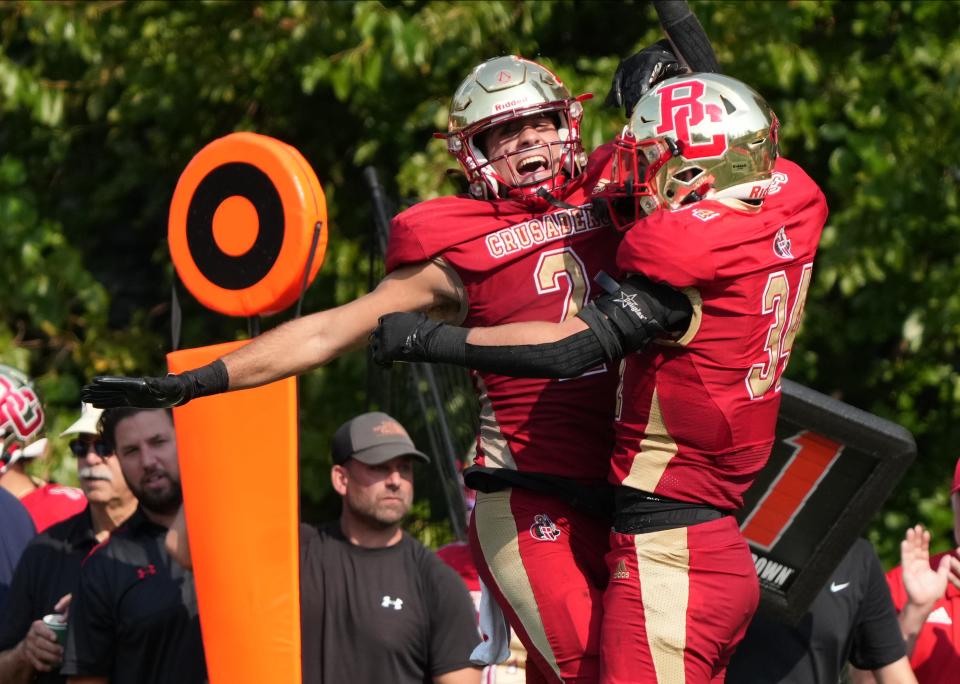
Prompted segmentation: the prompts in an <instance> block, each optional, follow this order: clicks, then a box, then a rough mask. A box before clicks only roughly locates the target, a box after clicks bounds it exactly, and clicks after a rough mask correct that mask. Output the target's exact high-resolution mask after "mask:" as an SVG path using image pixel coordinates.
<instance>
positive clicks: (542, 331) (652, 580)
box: [375, 74, 827, 683]
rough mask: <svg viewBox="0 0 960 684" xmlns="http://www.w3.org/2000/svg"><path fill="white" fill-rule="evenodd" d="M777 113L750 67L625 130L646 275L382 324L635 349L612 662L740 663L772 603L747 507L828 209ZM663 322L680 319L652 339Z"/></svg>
mask: <svg viewBox="0 0 960 684" xmlns="http://www.w3.org/2000/svg"><path fill="white" fill-rule="evenodd" d="M777 127H778V124H777V119H776V117H775V116H774V114H773V112H772V110H771V109H770V108H769V106H768V105H767V104H766V102H765V101H764V100H763V98H762V97H760V95H758V94H757V93H755V92H754V91H753V90H751V89H750V88H749V87H747V86H746V85H744V84H743V83H741V82H739V81H736V80H735V79H732V78H729V77H726V76H720V75H717V74H694V75H690V76H681V77H678V78H672V79H668V80H666V81H663V82H661V83H659V84H658V85H656V86H655V87H654V88H653V89H652V90H651V91H650V92H649V93H648V94H647V95H646V96H645V97H643V98H642V99H641V100H640V102H639V103H638V104H637V106H636V109H635V111H634V114H633V116H632V119H631V123H630V125H629V127H628V128H627V129H626V130H625V132H624V134H623V135H621V137H620V138H619V139H618V142H617V150H616V152H615V155H614V161H613V169H612V173H611V175H612V182H611V185H610V186H609V188H608V189H607V191H605V193H604V194H609V195H611V196H613V197H614V198H615V200H614V203H615V204H616V205H617V206H618V208H619V210H620V211H618V212H616V213H615V214H614V215H619V214H620V213H621V212H622V211H623V205H624V203H625V202H626V203H627V204H628V205H629V207H628V209H632V210H633V212H639V213H633V214H632V215H633V216H637V215H640V216H643V215H644V214H648V215H646V216H644V217H643V218H641V219H640V220H637V221H636V222H635V223H630V224H628V225H627V226H626V228H627V230H626V232H625V234H624V236H623V240H622V242H621V243H620V246H619V248H618V252H617V265H618V267H619V268H620V269H621V270H622V271H623V272H625V273H628V274H633V275H630V276H629V277H628V278H627V279H626V280H625V281H624V282H623V284H622V285H619V284H617V283H615V282H613V281H612V279H609V278H607V279H606V280H605V282H606V286H605V287H606V288H607V289H608V292H609V294H606V295H603V296H602V297H600V298H599V299H597V300H596V301H595V302H592V303H590V304H589V305H588V306H587V307H585V308H584V309H583V310H581V312H580V313H579V314H578V316H577V317H576V318H573V319H570V320H567V321H565V322H563V323H560V324H548V323H534V324H523V325H512V326H505V327H502V328H498V329H493V330H474V331H470V332H469V334H468V331H467V330H465V329H463V328H451V327H450V326H445V325H443V324H440V323H435V322H428V321H424V320H421V319H420V318H419V317H418V316H416V315H413V314H398V315H395V316H388V317H386V319H385V321H384V325H383V326H382V327H381V329H380V330H378V331H377V333H375V337H376V338H377V339H376V342H377V345H378V349H377V354H378V356H379V357H380V358H383V359H385V360H390V359H413V360H442V361H447V362H454V363H462V364H465V365H470V366H472V367H475V368H482V369H484V370H487V371H490V372H504V373H514V374H520V373H524V372H526V373H527V374H531V375H539V376H548V377H549V376H566V375H570V374H576V373H579V372H581V371H582V370H583V368H585V367H589V366H591V365H592V364H595V363H597V362H598V361H599V360H604V361H607V362H614V361H615V360H617V359H618V358H621V357H622V358H623V359H624V361H623V363H622V365H621V381H620V385H619V387H618V389H617V394H616V398H617V406H616V446H615V448H614V451H613V458H612V468H611V480H612V481H613V482H614V483H615V484H616V485H617V489H616V498H615V500H616V511H615V518H614V532H613V533H612V535H611V550H610V552H609V554H608V556H607V565H608V571H609V573H610V584H609V586H608V588H607V591H606V594H605V597H604V626H603V630H602V651H603V654H602V660H603V669H604V678H603V681H605V682H687V683H690V682H709V681H722V677H723V674H724V668H725V666H726V662H727V659H728V658H729V656H730V654H731V653H732V649H733V647H734V646H735V645H736V643H737V641H739V640H740V638H742V635H743V633H744V631H745V629H746V626H747V624H748V623H749V621H750V618H751V616H752V614H753V612H754V610H755V608H756V605H757V601H758V598H759V589H758V586H757V579H756V572H755V569H754V567H753V563H752V561H751V557H750V552H749V550H748V548H747V545H746V543H745V541H744V540H743V538H742V537H741V535H740V533H739V529H738V526H737V523H736V521H735V519H734V518H733V516H732V515H729V514H730V513H732V512H733V511H735V510H736V509H737V508H739V507H740V506H741V505H742V502H743V493H744V492H745V490H746V489H747V487H748V486H749V485H750V483H751V482H752V481H753V479H754V477H755V475H756V474H757V472H758V471H759V470H760V469H761V467H762V466H763V464H764V463H765V461H766V459H767V457H768V456H769V453H770V449H771V448H772V445H773V441H774V438H775V425H776V418H777V412H778V408H779V404H780V385H779V383H780V376H781V374H782V373H783V371H784V368H785V367H786V364H787V361H788V360H789V356H790V352H791V349H792V346H793V341H794V338H795V336H796V334H797V331H798V329H799V327H800V322H801V318H802V314H803V308H804V302H805V299H806V296H807V290H808V288H809V285H810V279H811V275H812V268H813V259H814V254H815V252H816V248H817V243H818V242H819V239H820V233H821V230H822V228H823V225H824V222H825V221H826V216H827V207H826V201H825V199H824V196H823V193H822V192H821V191H820V189H819V188H818V187H817V185H816V184H815V183H814V182H813V181H812V180H811V179H810V178H809V177H808V176H807V175H806V174H805V173H804V172H803V171H802V170H801V169H800V168H799V167H798V166H797V165H796V164H793V163H791V162H789V161H787V160H785V159H782V158H778V157H779V152H778V142H777ZM625 213H627V214H628V215H629V214H631V211H627V212H625ZM618 223H619V222H618ZM650 281H655V282H656V283H661V284H662V283H668V284H670V285H672V286H674V287H676V288H682V289H683V291H684V293H685V294H686V296H687V299H688V300H689V302H688V303H687V304H686V307H684V306H682V305H681V304H680V303H678V302H676V301H674V302H672V303H671V302H670V300H669V298H668V297H666V296H660V297H659V299H658V300H653V299H651V298H650V291H651V290H650V288H651V287H652V286H653V284H652V283H651V282H650ZM660 287H663V286H662V285H660ZM665 303H666V304H669V305H670V306H672V307H673V310H672V311H669V310H665ZM684 308H685V309H686V314H685V315H684ZM670 333H675V334H674V335H673V336H672V337H671V335H670ZM658 335H659V336H661V337H667V338H668V339H667V340H664V341H663V342H662V343H657V344H653V345H650V346H647V343H648V342H649V341H650V340H651V339H652V338H653V337H655V336H658ZM487 345H498V346H487ZM503 345H507V346H506V348H505V347H504V346H503ZM637 350H639V351H637ZM634 351H636V353H631V352H634Z"/></svg>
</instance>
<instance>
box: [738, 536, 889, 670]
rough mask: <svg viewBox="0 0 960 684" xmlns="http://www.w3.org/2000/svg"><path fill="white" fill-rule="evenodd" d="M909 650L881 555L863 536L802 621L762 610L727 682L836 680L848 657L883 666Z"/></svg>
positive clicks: (859, 663)
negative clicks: (791, 624) (777, 618)
mask: <svg viewBox="0 0 960 684" xmlns="http://www.w3.org/2000/svg"><path fill="white" fill-rule="evenodd" d="M905 654H906V650H905V648H904V644H903V637H902V635H901V634H900V626H899V625H898V623H897V611H896V610H895V609H894V607H893V601H892V600H891V598H890V589H889V588H888V587H887V582H886V579H885V578H884V575H883V569H882V568H881V567H880V561H879V560H878V559H877V554H876V553H875V552H874V550H873V547H872V546H870V543H869V542H868V541H866V540H865V539H858V540H857V541H856V542H854V544H853V546H852V547H851V548H850V550H849V551H848V552H847V555H846V556H844V557H843V560H841V561H840V564H839V565H838V566H837V569H836V570H834V571H833V574H832V575H831V576H830V580H829V581H828V582H827V584H826V585H825V586H824V587H823V589H821V590H820V593H819V594H817V597H816V598H815V599H814V601H813V605H812V606H811V607H810V610H809V611H808V612H807V613H806V614H805V615H804V616H803V618H802V619H801V620H800V622H799V624H798V625H797V626H796V627H789V626H786V625H784V624H781V623H779V622H776V621H774V620H771V619H770V618H767V617H765V616H763V615H761V614H758V615H757V616H756V617H754V619H753V622H752V623H750V627H749V629H748V630H747V635H746V637H745V638H744V640H743V641H742V642H741V643H740V645H739V646H738V647H737V651H736V653H734V655H733V659H732V660H731V662H730V666H729V668H728V670H727V680H726V681H727V683H728V684H755V683H756V682H796V683H797V684H836V682H837V681H838V679H839V678H840V673H841V672H842V671H843V667H844V665H845V664H846V662H847V661H848V660H849V661H850V662H851V663H852V664H853V665H855V666H856V667H858V668H860V669H862V670H875V669H878V668H881V667H884V666H885V665H889V664H890V663H893V662H895V661H897V660H899V659H900V658H902V657H903V656H904V655H905Z"/></svg>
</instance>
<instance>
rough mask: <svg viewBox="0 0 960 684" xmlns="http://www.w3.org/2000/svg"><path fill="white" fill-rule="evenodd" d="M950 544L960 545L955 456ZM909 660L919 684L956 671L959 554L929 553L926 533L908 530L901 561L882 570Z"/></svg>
mask: <svg viewBox="0 0 960 684" xmlns="http://www.w3.org/2000/svg"><path fill="white" fill-rule="evenodd" d="M950 504H951V506H952V508H953V537H954V543H956V544H957V545H958V546H960V460H958V461H957V464H956V466H955V467H954V471H953V483H952V485H951V487H950ZM887 582H888V583H889V585H890V593H891V594H892V595H893V603H894V605H895V606H896V608H897V610H898V611H899V614H900V615H899V620H900V631H901V632H902V633H903V638H904V639H905V640H906V642H907V653H908V655H909V656H910V665H911V666H912V667H913V671H914V673H916V675H917V681H918V682H920V684H939V683H941V682H942V683H943V684H948V683H951V682H956V681H957V673H958V672H960V558H958V550H957V549H956V548H955V549H952V550H950V551H944V552H943V553H939V554H937V555H935V556H933V557H931V556H930V532H929V531H927V530H926V529H924V527H923V526H922V525H915V526H914V527H912V528H910V529H908V530H907V533H906V536H905V537H904V540H903V541H902V542H900V566H899V567H896V568H894V569H893V570H891V571H890V572H888V573H887Z"/></svg>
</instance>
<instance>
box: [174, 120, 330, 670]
mask: <svg viewBox="0 0 960 684" xmlns="http://www.w3.org/2000/svg"><path fill="white" fill-rule="evenodd" d="M326 220H327V209H326V200H325V199H324V194H323V189H322V187H321V186H320V182H319V181H318V180H317V177H316V175H315V174H314V172H313V169H311V168H310V165H309V164H308V163H307V161H306V160H305V159H304V158H303V156H302V155H301V154H300V153H299V152H298V151H297V150H296V149H294V148H293V147H291V146H289V145H287V144H286V143H283V142H281V141H279V140H276V139H274V138H269V137H267V136H263V135H257V134H255V133H233V134H231V135H228V136H225V137H223V138H220V139H218V140H215V141H213V142H212V143H210V144H209V145H207V146H206V147H205V148H203V150H201V151H200V152H199V153H198V154H197V155H196V156H195V157H194V158H193V159H192V160H191V161H190V163H189V164H188V165H187V168H186V169H185V170H184V172H183V174H182V175H181V176H180V180H179V182H178V183H177V188H176V190H175V192H174V195H173V199H172V201H171V203H170V219H169V225H168V242H169V245H170V255H171V257H172V259H173V264H174V266H175V267H176V270H177V274H178V275H179V276H180V279H181V281H183V284H184V285H185V286H186V287H187V289H188V290H189V291H190V292H191V294H193V296H194V297H196V298H197V300H198V301H200V303H201V304H203V305H204V306H206V307H207V308H210V309H213V310H214V311H218V312H220V313H223V314H227V315H230V316H258V315H260V314H263V313H276V312H278V311H282V310H283V309H285V308H287V307H288V306H290V305H291V304H293V303H294V302H295V301H296V300H297V298H298V297H299V295H300V292H301V290H302V288H303V287H304V284H305V283H306V284H309V283H310V282H311V281H312V280H313V278H314V276H316V274H317V271H318V270H319V268H320V265H321V264H322V263H323V257H324V253H325V251H326V244H327V230H326ZM311 254H312V255H313V259H312V261H311V259H310V255H311ZM243 344H245V342H232V343H227V344H220V345H215V346H211V347H202V348H199V349H184V350H181V351H176V352H173V353H171V354H169V355H168V356H167V365H168V367H169V369H170V371H171V372H173V373H181V372H183V371H186V370H189V369H191V368H197V367H198V366H202V365H205V364H207V363H209V362H211V361H213V360H214V359H216V358H219V357H220V356H223V355H224V354H226V353H228V352H230V351H233V350H234V349H236V348H238V347H240V346H241V345H243ZM173 418H174V423H175V427H176V430H177V447H178V451H179V458H180V474H181V479H182V481H183V496H184V509H185V511H186V520H187V531H188V534H189V538H190V552H191V557H192V560H193V572H194V578H195V580H196V587H197V602H198V603H199V606H200V626H201V629H202V631H203V645H204V650H205V652H206V659H207V674H208V675H209V677H210V682H211V684H263V682H283V684H300V681H301V667H300V650H301V645H300V565H299V564H300V553H299V521H300V520H299V519H300V506H299V501H300V490H299V482H298V455H299V454H298V448H297V446H298V445H297V382H296V380H295V379H293V378H288V379H286V380H282V381H280V382H275V383H272V384H269V385H265V386H263V387H257V388H254V389H249V390H243V391H240V392H229V393H226V394H219V395H216V396H212V397H204V398H202V399H197V400H195V401H192V402H190V403H189V404H187V405H185V406H181V407H178V408H176V409H174V412H173ZM264 435H266V437H263V436H264ZM263 439H265V440H266V443H263Z"/></svg>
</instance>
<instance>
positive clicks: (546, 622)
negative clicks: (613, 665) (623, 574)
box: [470, 489, 610, 684]
mask: <svg viewBox="0 0 960 684" xmlns="http://www.w3.org/2000/svg"><path fill="white" fill-rule="evenodd" d="M609 535H610V522H609V520H602V519H600V518H596V517H592V516H590V515H587V514H585V513H581V512H579V511H576V510H574V509H573V508H571V507H570V506H569V505H567V504H566V503H565V502H563V501H561V500H560V499H557V498H554V497H551V496H546V495H543V494H537V493H535V492H530V491H526V490H523V489H505V490H503V491H499V492H493V493H490V494H485V493H482V492H479V493H478V494H477V503H476V507H475V508H474V509H473V518H472V520H471V524H470V546H471V548H472V549H473V553H474V559H475V561H476V563H477V569H478V570H479V572H480V577H481V578H482V579H483V581H484V584H486V586H487V589H488V590H489V591H491V592H492V593H493V595H494V596H495V598H496V599H497V603H499V604H500V606H501V608H503V612H504V614H505V615H506V616H507V619H508V620H509V622H510V625H511V626H512V627H513V629H514V631H516V633H517V636H519V637H520V640H521V641H522V642H523V644H524V646H526V648H527V682H561V681H562V682H577V683H579V684H587V683H588V682H590V683H594V684H595V683H596V682H598V681H599V679H600V629H601V623H602V619H601V618H602V615H601V610H602V607H603V590H604V588H605V587H606V584H607V575H608V573H607V568H606V565H605V563H604V556H605V555H606V553H607V551H608V549H609V547H608V540H609ZM538 674H539V676H538Z"/></svg>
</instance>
